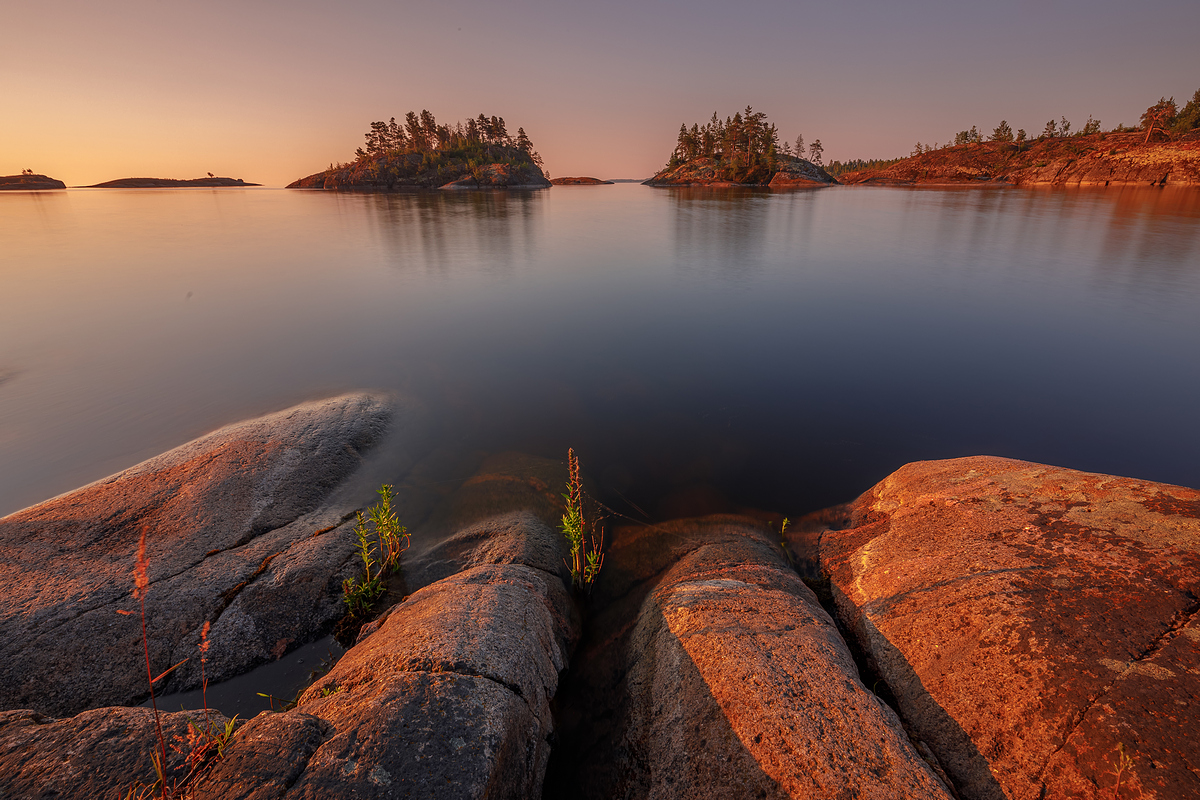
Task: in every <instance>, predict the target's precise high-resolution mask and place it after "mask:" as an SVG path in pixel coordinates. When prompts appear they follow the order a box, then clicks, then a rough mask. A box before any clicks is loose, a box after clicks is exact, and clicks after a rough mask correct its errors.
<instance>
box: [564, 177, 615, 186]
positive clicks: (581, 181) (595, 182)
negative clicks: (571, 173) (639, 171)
mask: <svg viewBox="0 0 1200 800" xmlns="http://www.w3.org/2000/svg"><path fill="white" fill-rule="evenodd" d="M550 183H552V184H553V185H555V186H605V185H611V184H612V181H602V180H600V179H599V178H551V179H550Z"/></svg>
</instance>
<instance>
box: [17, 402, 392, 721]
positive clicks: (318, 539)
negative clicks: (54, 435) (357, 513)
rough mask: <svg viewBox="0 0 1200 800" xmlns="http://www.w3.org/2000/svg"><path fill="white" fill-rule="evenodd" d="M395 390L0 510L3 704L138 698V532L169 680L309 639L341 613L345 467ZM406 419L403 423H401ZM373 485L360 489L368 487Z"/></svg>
mask: <svg viewBox="0 0 1200 800" xmlns="http://www.w3.org/2000/svg"><path fill="white" fill-rule="evenodd" d="M397 413H398V410H397V408H396V405H395V403H394V402H393V401H391V400H389V399H387V398H383V397H378V396H375V395H370V394H350V395H345V396H341V397H336V398H332V399H328V400H323V401H318V402H312V403H306V404H303V405H299V406H296V407H294V408H291V409H288V410H286V411H281V412H279V413H276V414H271V415H269V416H266V417H261V418H258V419H253V420H249V421H246V422H241V423H238V424H235V425H230V426H228V427H225V428H221V429H220V430H218V431H216V432H214V433H211V434H209V435H207V436H204V437H202V438H200V439H196V440H195V441H192V442H190V443H188V444H185V445H183V446H181V447H178V448H176V449H174V450H171V451H169V452H167V453H164V454H163V455H160V456H157V457H155V458H152V459H150V460H148V461H145V462H142V463H141V464H138V465H137V466H134V467H131V468H130V469H127V470H125V471H124V472H120V473H118V474H116V475H113V476H111V477H109V478H105V479H104V480H101V481H97V482H96V483H93V484H90V485H88V486H85V487H83V488H81V489H77V490H75V491H73V492H70V493H68V494H65V495H61V496H59V497H56V498H53V499H51V500H47V501H46V502H44V503H41V504H39V505H36V506H32V507H30V508H27V509H24V510H22V511H18V512H16V513H15V514H11V515H9V516H7V517H4V518H3V519H0V585H3V586H4V587H5V592H4V596H3V597H2V598H0V709H14V708H22V709H34V710H36V711H38V712H42V713H45V714H48V715H54V716H65V715H69V714H74V713H76V712H79V711H82V710H84V709H88V708H95V707H99V706H108V705H128V704H133V703H137V702H140V701H141V700H142V699H143V698H144V697H145V696H146V694H147V691H146V667H145V663H144V661H143V660H142V659H143V656H142V636H141V618H140V616H139V615H137V614H129V615H122V614H118V613H117V612H118V611H126V612H128V611H135V610H137V608H138V606H137V602H136V601H135V599H134V598H133V596H132V592H133V570H134V561H135V555H136V551H137V547H138V540H139V537H140V536H141V534H142V532H143V531H145V533H146V551H147V556H148V558H149V568H148V576H149V579H150V588H149V592H148V596H147V599H146V614H147V620H146V624H147V633H148V635H149V641H150V657H151V661H152V667H153V669H154V672H155V673H156V674H157V673H158V672H161V671H163V670H165V669H166V668H167V667H168V666H170V665H171V664H174V663H176V662H178V661H180V660H181V659H184V658H189V657H191V661H190V662H189V663H188V664H187V665H185V666H184V667H183V668H181V669H180V670H178V671H177V672H176V673H175V674H173V675H172V676H171V677H170V678H169V679H168V681H169V683H168V685H166V686H165V687H164V689H165V690H166V691H168V692H170V691H179V690H183V689H186V688H192V687H194V686H196V685H198V683H199V669H198V666H199V665H198V663H197V662H198V659H197V658H195V656H197V655H198V651H197V645H198V643H199V638H200V630H201V628H202V626H203V625H204V623H205V622H210V623H211V624H212V630H211V633H210V636H209V638H210V641H211V643H212V644H211V650H210V657H209V664H208V670H207V671H208V677H209V679H210V680H213V681H215V680H221V679H222V678H225V677H229V676H232V675H235V674H239V673H241V672H244V671H246V670H247V669H249V668H250V667H252V666H254V665H255V664H256V663H259V662H261V661H265V660H268V659H270V658H272V657H278V656H279V655H282V653H283V651H285V650H286V649H288V648H289V647H291V646H294V645H296V644H300V643H302V642H304V641H307V640H309V639H312V638H313V637H314V636H316V635H317V634H318V633H319V632H320V631H321V629H322V628H323V627H327V626H328V625H329V624H331V623H332V621H333V620H334V619H335V618H336V617H337V616H339V615H340V614H341V611H342V608H341V581H342V579H343V578H345V577H349V576H350V575H351V574H353V572H354V569H355V564H354V562H353V558H354V551H355V541H354V537H353V534H352V533H351V532H350V531H349V529H348V527H342V528H338V527H337V526H338V525H339V524H340V523H342V522H343V520H344V517H345V516H346V514H347V513H348V512H350V511H353V509H354V508H356V507H359V506H361V504H362V501H363V500H364V499H367V498H364V497H361V496H359V494H360V493H356V492H355V491H351V490H350V483H349V482H348V480H347V479H349V478H350V477H351V476H352V475H353V474H354V473H355V472H356V471H357V470H358V469H359V468H360V465H361V464H362V461H363V454H364V453H365V452H366V451H368V450H369V449H370V448H372V446H374V445H376V444H377V443H378V442H379V441H380V439H381V438H382V437H383V436H384V433H385V431H386V430H387V429H388V426H389V424H390V423H391V421H392V419H393V417H394V416H396V415H397ZM407 421H408V420H404V422H407ZM366 494H367V495H368V496H369V494H370V491H369V489H368V490H367V491H366Z"/></svg>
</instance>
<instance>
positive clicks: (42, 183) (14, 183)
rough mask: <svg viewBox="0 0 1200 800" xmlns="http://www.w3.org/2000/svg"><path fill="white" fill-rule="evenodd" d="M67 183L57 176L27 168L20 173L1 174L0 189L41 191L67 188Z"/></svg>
mask: <svg viewBox="0 0 1200 800" xmlns="http://www.w3.org/2000/svg"><path fill="white" fill-rule="evenodd" d="M65 188H67V185H66V184H65V183H63V182H62V181H60V180H56V179H55V178H50V177H47V176H46V175H38V174H37V173H35V172H34V171H33V170H29V169H27V170H25V171H24V172H22V173H21V174H20V175H0V191H6V190H8V191H26V192H32V191H41V190H44V189H65Z"/></svg>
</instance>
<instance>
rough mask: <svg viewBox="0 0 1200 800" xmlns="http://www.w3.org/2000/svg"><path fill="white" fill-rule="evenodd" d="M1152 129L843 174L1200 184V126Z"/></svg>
mask: <svg viewBox="0 0 1200 800" xmlns="http://www.w3.org/2000/svg"><path fill="white" fill-rule="evenodd" d="M1145 139H1146V134H1145V133H1137V132H1135V133H1096V134H1090V135H1088V136H1067V137H1053V138H1046V139H1035V140H1033V141H1030V142H1024V143H1021V144H1017V143H1015V142H977V143H974V144H962V145H955V146H953V147H943V148H941V149H939V150H933V151H931V152H928V153H922V154H921V155H919V156H913V157H912V158H907V159H905V160H903V161H900V162H899V163H896V164H893V165H891V166H890V167H887V168H885V169H881V170H861V171H858V172H850V173H846V174H844V175H842V176H841V181H842V183H845V184H848V185H852V184H867V185H883V186H889V185H893V186H895V185H898V186H904V185H912V184H922V183H925V184H970V185H980V184H1014V185H1018V186H1031V185H1046V184H1049V185H1069V186H1074V185H1079V186H1110V185H1117V186H1120V185H1138V186H1196V185H1200V131H1193V132H1191V133H1188V134H1185V135H1182V136H1178V137H1176V138H1174V139H1171V140H1170V141H1151V142H1148V143H1147V142H1146V141H1145Z"/></svg>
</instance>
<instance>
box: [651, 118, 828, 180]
mask: <svg viewBox="0 0 1200 800" xmlns="http://www.w3.org/2000/svg"><path fill="white" fill-rule="evenodd" d="M796 147H797V151H796V152H793V151H792V149H791V144H790V143H788V142H784V144H783V145H782V146H780V144H779V132H778V131H777V130H776V128H775V125H774V124H768V123H767V116H766V114H763V113H762V112H761V111H754V109H753V108H751V107H750V106H746V110H745V113H743V112H740V111H739V112H738V113H736V114H734V115H733V116H732V117H726V118H725V120H724V121H722V120H721V119H719V118H718V117H717V115H716V113H714V114H713V115H712V119H711V120H709V121H708V122H707V123H705V124H704V125H703V126H701V125H699V124H698V123H697V124H693V125H692V127H691V128H690V129H689V128H688V127H687V125H686V124H684V125H680V126H679V138H678V140H677V143H676V145H675V150H674V151H672V153H671V158H670V159H669V160H668V161H667V165H666V167H664V168H663V169H662V170H661V171H660V172H659V173H658V174H657V175H655V176H654V177H653V178H651V179H649V180H648V181H645V182H644V183H645V185H646V186H771V187H774V188H782V187H803V186H832V185H834V184H836V183H837V180H835V179H834V178H833V177H832V176H831V175H830V174H829V173H828V172H826V171H825V170H824V169H823V168H822V167H821V157H822V153H823V148H822V146H821V140H820V139H817V140H816V141H814V142H813V144H812V145H811V146H810V147H809V159H811V160H808V159H805V158H803V155H804V139H803V137H798V138H797V140H796Z"/></svg>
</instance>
